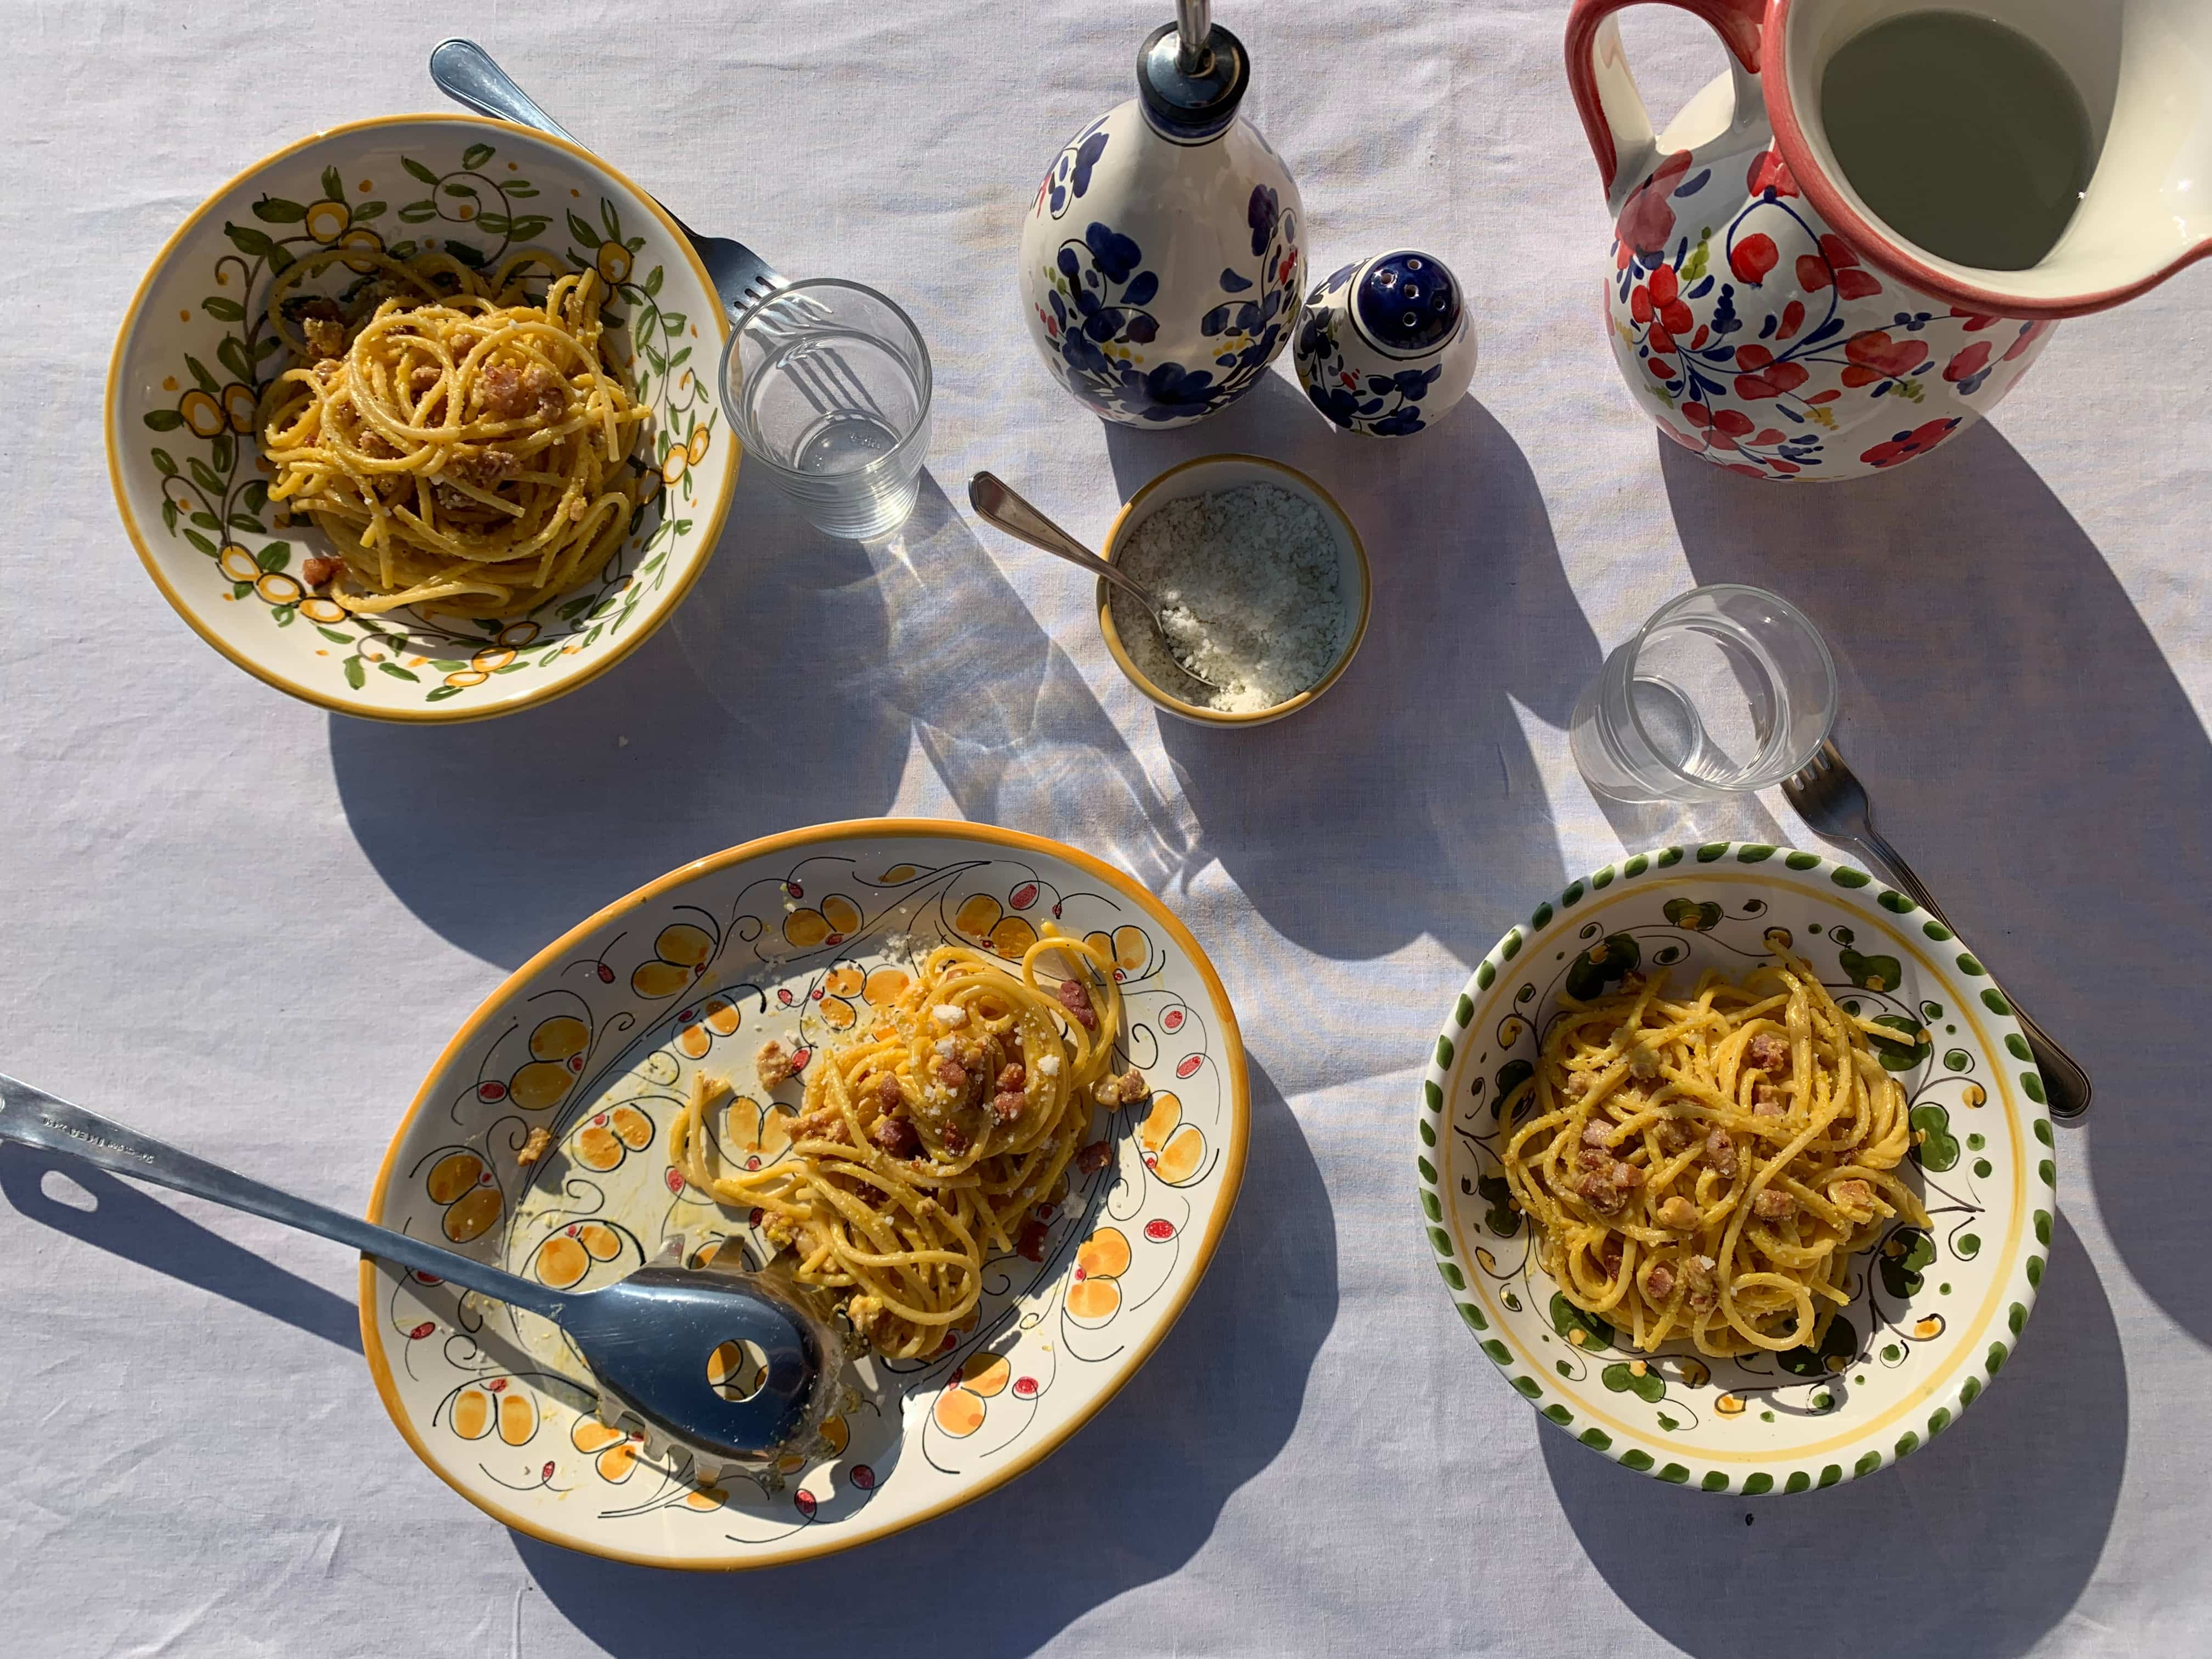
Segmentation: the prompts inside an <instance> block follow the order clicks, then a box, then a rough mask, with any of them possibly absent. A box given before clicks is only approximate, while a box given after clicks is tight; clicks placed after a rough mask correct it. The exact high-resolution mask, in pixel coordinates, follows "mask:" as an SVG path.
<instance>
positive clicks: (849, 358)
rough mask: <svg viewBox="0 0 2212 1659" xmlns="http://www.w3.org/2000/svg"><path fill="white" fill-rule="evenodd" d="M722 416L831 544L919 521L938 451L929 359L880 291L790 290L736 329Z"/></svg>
mask: <svg viewBox="0 0 2212 1659" xmlns="http://www.w3.org/2000/svg"><path fill="white" fill-rule="evenodd" d="M720 379H721V392H722V408H723V410H725V411H726V413H727V414H728V416H729V417H730V426H731V429H732V430H733V431H734V432H735V433H736V434H737V435H738V442H740V443H741V444H743V445H744V449H745V460H746V465H747V466H748V467H749V468H750V467H758V468H759V469H760V470H761V471H764V472H766V473H767V474H768V475H769V477H770V478H771V479H773V480H774V481H775V486H776V488H777V489H781V491H782V492H783V493H784V495H787V496H788V497H789V498H790V500H791V502H792V505H793V506H794V507H797V508H798V509H799V511H800V512H801V513H804V514H805V516H806V518H807V520H809V522H811V523H812V524H813V525H814V526H817V528H819V529H822V530H825V531H827V532H829V534H831V535H833V536H845V537H850V538H853V539H854V540H865V539H866V538H869V537H872V536H882V535H886V534H888V533H889V532H891V531H893V530H896V528H898V526H900V525H901V524H902V523H903V522H904V521H905V519H906V515H907V514H908V513H910V512H912V511H913V510H914V502H915V495H917V494H918V493H919V492H920V490H921V463H922V459H923V457H924V455H925V454H927V452H928V448H929V392H930V370H929V350H928V348H927V347H926V346H924V345H923V344H922V343H921V334H920V333H919V332H918V331H916V330H915V325H914V319H912V318H910V317H908V315H907V314H906V313H904V312H903V311H902V310H900V309H899V308H898V307H896V306H895V305H893V304H892V303H891V302H890V301H889V300H887V299H885V298H884V296H883V295H880V294H878V293H877V292H876V291H875V290H874V289H871V288H863V287H861V286H860V283H847V282H841V281H839V280H837V279H836V278H834V277H826V276H825V277H816V278H812V279H810V280H808V281H806V282H803V283H792V284H791V285H790V286H789V287H788V288H786V289H781V291H780V292H778V293H777V295H775V298H773V299H771V300H766V301H763V302H762V303H761V304H759V305H757V306H755V307H753V308H752V309H751V310H750V311H748V312H746V313H744V315H743V316H742V317H740V318H739V319H738V323H737V326H736V327H735V328H734V329H733V330H732V331H731V334H730V340H729V343H728V344H727V345H726V346H725V347H724V348H723V349H722V363H721V371H720Z"/></svg>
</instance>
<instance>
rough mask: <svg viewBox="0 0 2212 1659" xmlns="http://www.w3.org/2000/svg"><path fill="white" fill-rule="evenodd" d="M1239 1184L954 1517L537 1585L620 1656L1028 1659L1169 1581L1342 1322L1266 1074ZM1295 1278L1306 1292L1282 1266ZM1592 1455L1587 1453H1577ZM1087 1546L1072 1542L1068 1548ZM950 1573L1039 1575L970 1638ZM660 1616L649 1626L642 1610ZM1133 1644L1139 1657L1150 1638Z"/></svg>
mask: <svg viewBox="0 0 2212 1659" xmlns="http://www.w3.org/2000/svg"><path fill="white" fill-rule="evenodd" d="M1250 1073H1251V1082H1252V1136H1251V1150H1250V1152H1249V1160H1248V1162H1247V1164H1246V1165H1245V1170H1244V1187H1243V1195H1242V1197H1241V1199H1240V1200H1239V1201H1238V1204H1237V1212H1236V1214H1235V1216H1234V1217H1232V1218H1231V1222H1230V1225H1229V1229H1228V1231H1227V1233H1226V1234H1225V1236H1224V1237H1223V1239H1222V1242H1221V1246H1220V1249H1219V1250H1218V1252H1217V1253H1216V1254H1215V1255H1214V1258H1213V1262H1212V1267H1210V1268H1209V1269H1208V1270H1207V1273H1206V1278H1205V1279H1204V1280H1203V1281H1202V1282H1201V1283H1200V1285H1199V1288H1198V1291H1197V1292H1196V1294H1195V1295H1194V1296H1193V1297H1191V1300H1190V1304H1189V1305H1188V1306H1187V1307H1186V1308H1185V1309H1184V1310H1183V1312H1182V1318H1181V1319H1180V1320H1179V1321H1178V1322H1176V1328H1175V1329H1174V1330H1173V1331H1171V1332H1170V1333H1169V1334H1168V1336H1167V1338H1166V1340H1164V1341H1163V1342H1162V1343H1161V1344H1160V1346H1159V1347H1158V1350H1157V1351H1156V1352H1154V1353H1153V1354H1152V1358H1151V1359H1150V1360H1149V1361H1148V1362H1147V1363H1146V1365H1145V1366H1144V1368H1143V1369H1142V1370H1139V1372H1138V1373H1137V1375H1136V1376H1133V1377H1132V1378H1131V1379H1130V1380H1129V1383H1128V1385H1127V1387H1125V1388H1124V1389H1122V1390H1121V1393H1120V1394H1119V1395H1116V1396H1115V1398H1114V1400H1113V1401H1110V1402H1109V1404H1108V1405H1107V1406H1106V1407H1104V1408H1103V1410H1102V1411H1101V1412H1100V1413H1098V1415H1097V1417H1096V1418H1094V1419H1092V1420H1091V1422H1090V1423H1089V1424H1087V1425H1085V1427H1084V1428H1083V1429H1081V1430H1080V1431H1078V1432H1077V1433H1076V1434H1075V1435H1074V1436H1073V1437H1072V1438H1071V1439H1069V1441H1068V1442H1067V1443H1066V1444H1065V1445H1064V1446H1062V1447H1061V1448H1060V1449H1059V1450H1058V1451H1057V1452H1055V1453H1054V1455H1052V1456H1051V1457H1049V1458H1048V1459H1047V1460H1046V1461H1045V1462H1042V1464H1040V1465H1038V1466H1037V1467H1036V1468H1035V1469H1032V1470H1031V1471H1030V1472H1029V1473H1028V1474H1025V1475H1024V1476H1023V1477H1022V1478H1021V1479H1020V1480H1018V1481H1015V1482H1014V1483H1013V1484H1012V1485H1011V1486H1003V1487H1001V1488H1000V1489H999V1490H998V1491H997V1492H993V1493H991V1494H989V1495H988V1496H987V1497H985V1498H982V1499H981V1500H979V1501H978V1502H976V1503H975V1504H971V1505H969V1507H967V1508H966V1509H963V1510H959V1511H958V1512H957V1514H954V1515H951V1516H945V1517H942V1518H939V1519H938V1520H935V1521H933V1522H927V1523H926V1524H924V1525H922V1526H920V1527H916V1528H910V1529H908V1531H906V1532H902V1533H899V1534H896V1535H894V1536H892V1537H890V1538H886V1539H884V1540H881V1541H878V1542H876V1543H873V1544H869V1545H866V1546H863V1548H864V1549H865V1550H866V1574H867V1578H866V1593H865V1594H864V1595H855V1594H854V1586H855V1584H856V1583H857V1582H858V1581H857V1580H856V1579H855V1577H854V1574H855V1571H856V1568H857V1566H858V1565H859V1563H858V1562H856V1561H855V1559H854V1558H852V1557H849V1556H842V1555H840V1556H832V1557H829V1558H828V1559H823V1560H817V1561H805V1562H800V1563H798V1564H797V1565H793V1566H789V1567H785V1568H781V1569H780V1570H778V1571H776V1572H775V1573H774V1574H772V1575H766V1576H760V1575H752V1574H746V1575H741V1576H739V1577H708V1576H700V1575H678V1574H674V1573H671V1572H667V1571H661V1570H659V1569H654V1568H649V1567H635V1566H628V1565H622V1564H620V1563H616V1562H611V1561H602V1560H599V1559H597V1558H594V1557H590V1556H582V1555H575V1554H572V1553H568V1551H565V1550H562V1549H560V1548H557V1547H555V1546H552V1545H550V1544H544V1543H540V1542H538V1541H536V1540H534V1539H531V1538H527V1537H525V1536H523V1535H522V1534H511V1535H512V1536H513V1541H514V1547H515V1551H516V1553H517V1554H519V1555H520V1558H521V1559H522V1563H523V1565H524V1566H525V1567H526V1568H527V1569H528V1570H529V1571H530V1574H531V1576H532V1577H533V1578H534V1579H536V1580H537V1583H538V1588H539V1589H543V1590H544V1592H545V1594H546V1595H547V1597H548V1598H549V1599H550V1601H552V1602H553V1604H554V1605H555V1606H556V1607H558V1608H559V1609H560V1610H561V1612H562V1613H563V1614H564V1615H565V1616H566V1617H567V1618H568V1620H570V1622H572V1623H573V1624H574V1625H575V1626H576V1627H577V1628H578V1629H579V1630H580V1631H582V1632H584V1634H585V1635H586V1636H587V1637H589V1638H591V1639H592V1640H593V1641H595V1642H597V1643H599V1644H600V1645H601V1646H602V1647H603V1648H605V1650H606V1651H607V1652H608V1653H610V1654H611V1655H614V1656H616V1659H647V1656H658V1655H659V1654H661V1653H662V1652H664V1651H665V1650H666V1648H667V1646H668V1643H669V1632H671V1631H713V1630H733V1631H742V1632H744V1640H745V1645H746V1646H747V1647H748V1648H749V1649H757V1650H763V1651H777V1650H782V1649H784V1648H787V1647H791V1648H794V1649H795V1650H803V1651H806V1652H822V1653H848V1652H852V1653H857V1652H868V1651H872V1650H877V1649H879V1648H882V1647H884V1645H885V1631H886V1629H887V1626H886V1624H885V1620H886V1617H887V1616H888V1615H887V1612H886V1610H887V1609H890V1608H893V1607H896V1608H897V1609H898V1614H897V1622H898V1625H899V1627H900V1628H901V1629H902V1630H910V1631H913V1630H919V1631H930V1630H934V1631H939V1632H959V1633H960V1635H959V1637H958V1638H957V1639H958V1640H959V1641H960V1642H961V1643H962V1644H963V1646H966V1647H969V1648H972V1649H974V1650H976V1651H979V1652H1005V1653H1028V1652H1031V1651H1033V1650H1036V1649H1037V1648H1039V1647H1041V1646H1042V1645H1043V1644H1045V1643H1046V1642H1048V1641H1049V1640H1050V1639H1051V1638H1052V1637H1053V1636H1054V1635H1055V1634H1056V1633H1057V1632H1060V1630H1062V1629H1064V1628H1065V1627H1066V1626H1068V1625H1069V1624H1071V1623H1073V1621H1074V1620H1077V1619H1078V1618H1080V1617H1081V1616H1082V1615H1083V1614H1084V1613H1087V1612H1089V1611H1090V1610H1091V1609H1092V1608H1093V1607H1098V1606H1101V1605H1103V1603H1105V1602H1107V1601H1112V1600H1113V1599H1114V1598H1115V1597H1116V1596H1118V1595H1122V1594H1124V1593H1125V1592H1127V1590H1129V1589H1133V1588H1134V1587H1136V1586H1138V1585H1140V1584H1145V1583H1151V1582H1152V1581H1153V1580H1155V1579H1158V1578H1162V1577H1166V1576H1167V1575H1169V1574H1170V1573H1172V1572H1174V1571H1176V1570H1177V1569H1179V1568H1180V1567H1182V1565H1183V1564H1184V1563H1185V1562H1187V1561H1188V1560H1189V1559H1191V1557H1192V1556H1193V1555H1194V1554H1195V1553H1197V1552H1198V1550H1199V1549H1200V1547H1202V1546H1203V1545H1204V1544H1205V1543H1206V1540H1207V1539H1208V1538H1209V1537H1210V1536H1211V1535H1212V1532H1213V1528H1214V1525H1215V1522H1217V1520H1218V1517H1219V1516H1220V1513H1221V1510H1222V1506H1223V1505H1224V1504H1225V1503H1227V1501H1228V1500H1229V1498H1230V1497H1231V1494H1232V1493H1234V1492H1236V1491H1237V1489H1238V1488H1239V1487H1241V1486H1243V1485H1244V1484H1245V1483H1246V1482H1247V1481H1249V1480H1251V1479H1252V1478H1253V1477H1254V1476H1255V1475H1256V1474H1259V1473H1260V1472H1261V1470H1262V1469H1264V1468H1267V1465H1268V1464H1269V1463H1271V1462H1273V1461H1274V1458H1275V1456H1276V1455H1277V1454H1278V1453H1279V1452H1280V1451H1281V1449H1282V1448H1283V1445H1284V1443H1285V1442H1286V1441H1287V1440H1288V1439H1289V1438H1290V1436H1291V1430H1292V1429H1293V1428H1294V1427H1296V1425H1297V1420H1298V1413H1299V1411H1300V1408H1301V1407H1302V1406H1303V1404H1304V1398H1305V1391H1306V1383H1307V1378H1308V1375H1309V1373H1310V1370H1311V1369H1312V1366H1313V1362H1314V1358H1315V1356H1316V1354H1317V1353H1318V1352H1320V1350H1321V1346H1322V1342H1323V1341H1324V1340H1326V1339H1327V1338H1328V1334H1329V1331H1330V1329H1331V1328H1332V1327H1333V1326H1334V1324H1335V1322H1336V1311H1337V1253H1336V1227H1335V1219H1334V1211H1333V1210H1332V1208H1331V1206H1330V1204H1329V1200H1328V1191H1327V1189H1326V1188H1324V1186H1323V1185H1322V1178H1321V1171H1320V1170H1319V1169H1318V1168H1317V1167H1316V1164H1315V1162H1314V1158H1313V1153H1312V1152H1311V1151H1310V1148H1309V1147H1308V1146H1307V1144H1306V1140H1305V1137H1304V1133H1302V1132H1301V1131H1300V1129H1299V1127H1298V1123H1297V1119H1296V1118H1295V1117H1294V1116H1292V1115H1291V1109H1290V1108H1289V1107H1288V1106H1287V1105H1286V1104H1285V1103H1284V1100H1283V1096H1282V1092H1281V1091H1280V1090H1279V1089H1278V1088H1277V1087H1276V1085H1275V1084H1274V1082H1273V1079H1271V1078H1269V1077H1268V1075H1267V1073H1266V1071H1265V1070H1263V1069H1262V1068H1261V1066H1259V1065H1257V1064H1256V1063H1255V1064H1252V1065H1251V1066H1250ZM1285 1261H1297V1263H1298V1264H1299V1266H1298V1290H1297V1294H1296V1295H1285V1293H1284V1282H1283V1277H1282V1274H1283V1266H1282V1264H1283V1263H1284V1262H1285ZM1585 1455H1587V1454H1585ZM1078 1534H1079V1535H1080V1538H1081V1541H1082V1545H1083V1547H1081V1548H1074V1547H1060V1548H1056V1549H1055V1548H1051V1547H1050V1546H1049V1545H1048V1542H1047V1541H1058V1542H1059V1543H1060V1544H1061V1545H1067V1544H1068V1543H1069V1542H1070V1541H1072V1540H1073V1539H1075V1538H1076V1537H1077V1536H1078ZM952 1561H969V1562H975V1561H998V1562H1005V1563H1028V1564H1030V1570H1029V1571H1024V1574H1023V1577H1022V1579H1021V1583H1020V1590H1019V1593H1018V1594H1012V1595H1000V1596H998V1597H996V1598H994V1600H993V1601H992V1603H991V1607H990V1610H989V1615H988V1617H989V1624H988V1629H987V1632H985V1631H983V1630H982V1629H981V1628H980V1627H979V1626H977V1624H976V1619H977V1617H978V1609H977V1605H976V1601H975V1584H974V1582H973V1577H972V1575H970V1574H967V1573H963V1572H960V1571H948V1568H947V1563H948V1562H952ZM648 1608H649V1609H650V1610H651V1613H650V1616H649V1617H646V1616H641V1613H642V1610H645V1609H648ZM1139 1645H1141V1644H1139Z"/></svg>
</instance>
